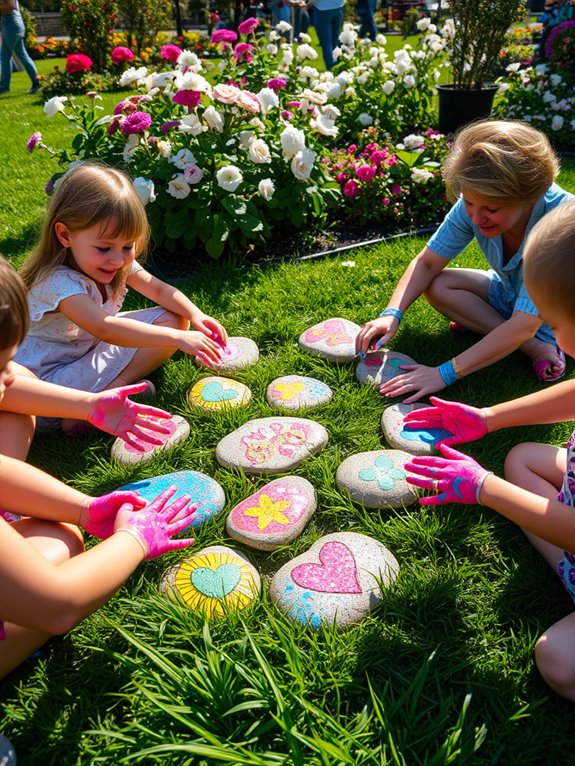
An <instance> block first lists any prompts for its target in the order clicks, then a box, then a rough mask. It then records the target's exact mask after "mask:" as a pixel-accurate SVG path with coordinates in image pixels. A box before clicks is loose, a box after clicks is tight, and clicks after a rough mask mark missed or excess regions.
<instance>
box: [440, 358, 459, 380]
mask: <svg viewBox="0 0 575 766" xmlns="http://www.w3.org/2000/svg"><path fill="white" fill-rule="evenodd" d="M437 369H438V371H439V374H440V375H441V379H442V380H443V382H444V383H445V385H446V386H450V385H451V384H452V383H455V382H456V381H458V380H459V375H458V374H457V373H456V372H455V367H454V366H453V362H452V361H451V359H450V360H449V362H444V363H443V364H440V365H439V367H438V368H437Z"/></svg>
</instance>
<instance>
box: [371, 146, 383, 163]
mask: <svg viewBox="0 0 575 766" xmlns="http://www.w3.org/2000/svg"><path fill="white" fill-rule="evenodd" d="M386 157H387V150H386V149H377V150H376V151H374V152H372V153H371V156H370V158H369V161H370V162H373V164H374V165H380V164H381V163H382V162H383V161H384V159H385V158H386Z"/></svg>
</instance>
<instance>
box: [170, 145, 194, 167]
mask: <svg viewBox="0 0 575 766" xmlns="http://www.w3.org/2000/svg"><path fill="white" fill-rule="evenodd" d="M170 162H171V163H172V165H175V166H176V167H177V168H178V170H185V169H186V168H187V167H188V165H195V164H196V158H195V157H194V155H193V154H192V152H191V151H190V150H189V149H180V151H179V152H178V153H177V154H174V156H173V157H172V159H171V160H170Z"/></svg>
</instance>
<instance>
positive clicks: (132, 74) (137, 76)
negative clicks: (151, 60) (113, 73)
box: [118, 66, 148, 87]
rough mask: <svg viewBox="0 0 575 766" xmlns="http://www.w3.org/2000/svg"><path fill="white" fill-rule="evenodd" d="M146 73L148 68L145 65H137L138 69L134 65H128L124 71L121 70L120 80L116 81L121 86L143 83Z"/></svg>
mask: <svg viewBox="0 0 575 766" xmlns="http://www.w3.org/2000/svg"><path fill="white" fill-rule="evenodd" d="M147 74H148V70H147V69H146V67H145V66H141V67H139V69H136V68H135V67H130V68H129V69H126V71H125V72H122V76H121V77H120V80H119V82H118V84H119V85H121V86H122V87H124V86H126V87H130V86H131V85H140V84H141V83H143V81H144V78H145V77H146V75H147Z"/></svg>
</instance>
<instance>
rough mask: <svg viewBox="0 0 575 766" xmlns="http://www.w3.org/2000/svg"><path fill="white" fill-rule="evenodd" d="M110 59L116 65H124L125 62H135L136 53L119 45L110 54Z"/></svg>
mask: <svg viewBox="0 0 575 766" xmlns="http://www.w3.org/2000/svg"><path fill="white" fill-rule="evenodd" d="M110 57H111V59H112V62H113V63H114V64H122V63H123V62H124V61H133V60H134V53H133V51H131V50H130V49H129V48H125V47H124V46H123V45H118V46H117V47H116V48H114V50H113V51H112V52H111V53H110Z"/></svg>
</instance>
